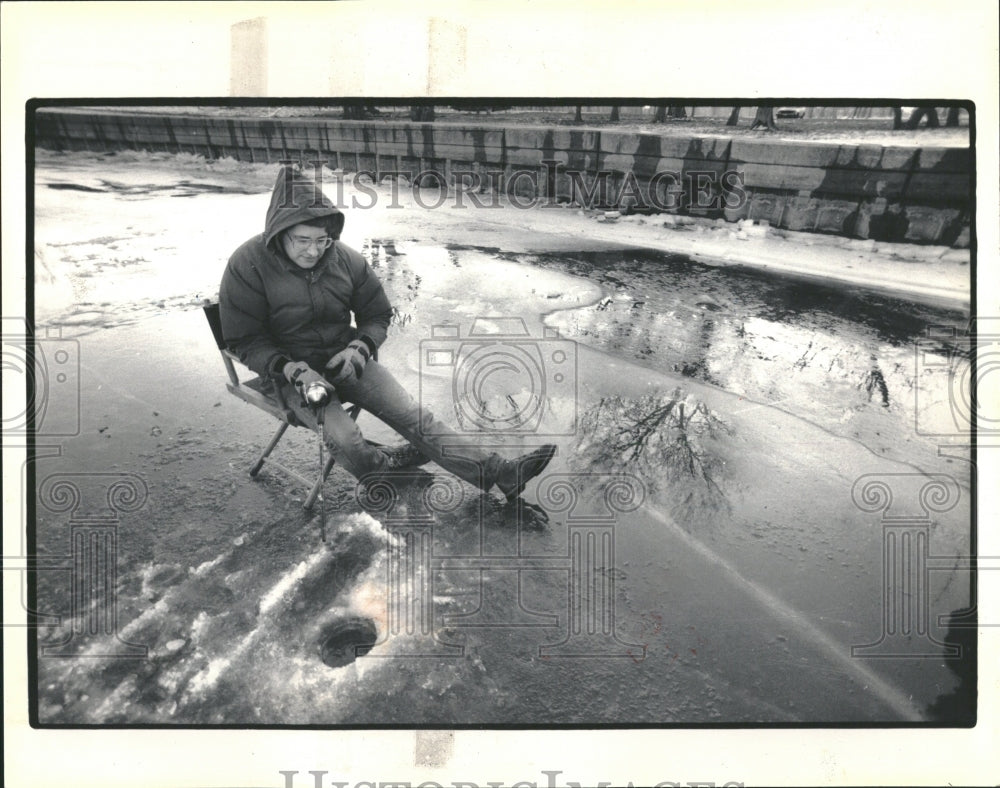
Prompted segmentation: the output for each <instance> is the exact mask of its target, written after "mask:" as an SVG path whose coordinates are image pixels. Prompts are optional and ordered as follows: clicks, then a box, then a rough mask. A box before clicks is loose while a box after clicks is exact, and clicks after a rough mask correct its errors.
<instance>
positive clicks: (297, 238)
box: [288, 235, 333, 252]
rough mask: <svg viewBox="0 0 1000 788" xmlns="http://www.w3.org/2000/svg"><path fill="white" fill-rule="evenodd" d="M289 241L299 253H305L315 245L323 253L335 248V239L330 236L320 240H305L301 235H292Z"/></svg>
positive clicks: (322, 237)
mask: <svg viewBox="0 0 1000 788" xmlns="http://www.w3.org/2000/svg"><path fill="white" fill-rule="evenodd" d="M288 239H289V240H290V241H291V242H292V248H293V249H295V251H297V252H304V251H305V250H306V249H308V248H309V247H311V246H314V245H315V246H316V248H317V249H319V251H321V252H322V251H325V250H327V249H329V248H330V247H331V246H333V239H332V238H331V237H330V236H328V235H324V236H321V237H320V238H305V237H304V236H301V235H290V236H288Z"/></svg>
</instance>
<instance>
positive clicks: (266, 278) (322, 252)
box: [219, 166, 556, 501]
mask: <svg viewBox="0 0 1000 788" xmlns="http://www.w3.org/2000/svg"><path fill="white" fill-rule="evenodd" d="M344 218H345V217H344V214H343V213H341V212H340V210H338V209H337V207H336V206H334V205H333V203H331V202H330V201H329V200H328V199H327V198H326V196H325V195H324V194H323V193H322V191H321V190H320V188H319V187H318V186H317V184H316V183H315V182H314V181H313V180H312V179H310V178H308V177H306V176H305V175H303V174H302V173H301V172H299V171H297V170H295V169H293V168H292V167H287V166H286V167H282V169H281V172H280V173H279V175H278V180H277V183H276V184H275V187H274V191H273V193H272V195H271V204H270V207H269V208H268V210H267V220H266V222H265V225H264V232H263V233H262V234H260V235H256V236H254V237H253V238H251V239H250V240H248V241H247V242H246V243H244V244H243V245H242V246H240V247H239V248H238V249H237V250H236V251H235V252H234V253H233V255H232V257H230V259H229V263H228V265H227V266H226V270H225V273H224V274H223V277H222V285H221V288H220V290H219V310H220V314H221V318H222V330H223V334H224V337H225V341H226V343H227V344H228V345H229V346H230V347H231V348H232V349H233V350H234V351H235V352H236V353H237V354H238V355H239V357H240V360H241V361H242V362H243V363H244V364H246V366H248V367H249V368H250V369H251V370H253V371H254V372H256V373H257V374H258V375H260V376H261V378H263V379H269V378H270V379H271V380H273V381H275V383H276V385H278V386H280V387H281V389H282V393H283V394H284V397H285V401H286V402H287V403H288V405H289V407H291V408H292V410H294V412H295V415H296V417H297V418H298V419H299V421H301V422H302V423H303V424H304V425H306V426H307V427H310V428H312V429H315V430H317V431H318V430H320V429H322V433H323V440H324V442H325V443H326V445H327V446H328V447H329V449H330V451H331V453H332V455H333V456H334V457H335V458H336V460H337V461H338V462H340V464H341V465H343V467H344V468H346V469H347V470H348V471H349V472H350V473H351V474H353V475H354V476H355V477H357V478H361V477H364V476H366V475H368V474H371V473H379V472H385V471H391V470H393V469H395V468H399V467H406V466H413V465H418V464H421V462H426V461H428V460H433V461H434V462H436V463H437V464H438V465H440V466H441V467H443V468H445V469H446V470H448V471H451V472H452V473H454V474H455V475H456V476H458V477H459V478H462V479H464V480H466V481H468V482H470V483H471V484H473V485H475V486H477V487H480V488H481V489H482V490H484V491H487V492H488V491H489V490H490V489H491V488H492V487H493V486H494V485H496V486H497V487H498V488H499V489H500V491H501V492H502V493H503V494H504V495H505V496H506V497H507V499H508V501H513V500H515V499H516V498H517V497H518V496H519V495H520V493H521V491H522V490H523V489H524V486H525V484H526V483H527V481H528V480H530V479H531V478H533V477H535V476H537V475H538V474H539V473H541V472H542V470H544V468H545V466H546V465H547V464H548V462H549V460H551V459H552V457H553V455H554V454H555V451H556V447H555V446H554V445H551V444H548V445H545V446H542V447H540V448H539V449H536V450H535V451H533V452H531V453H529V454H526V455H524V456H522V457H519V458H517V459H514V460H509V459H504V458H502V457H500V456H499V455H498V454H496V453H495V452H487V451H485V450H483V449H482V448H480V447H479V445H478V443H477V441H476V440H475V438H472V437H469V436H461V435H458V434H455V433H454V431H452V430H450V429H448V428H447V427H445V425H443V424H441V423H440V422H438V421H437V420H436V419H435V417H434V416H433V414H431V413H430V412H429V411H428V410H427V409H426V408H422V407H420V406H419V405H418V404H417V403H416V401H415V400H414V399H413V397H411V396H410V394H409V393H408V392H407V391H406V390H405V389H404V388H403V387H402V386H401V385H400V384H399V383H398V382H397V381H396V379H395V378H394V377H393V376H392V374H391V373H390V372H389V371H388V370H387V369H386V368H385V366H383V365H382V364H380V363H379V362H378V361H377V360H376V359H375V358H374V356H375V355H376V351H377V349H378V347H379V346H380V345H381V344H382V343H383V342H384V341H385V338H386V332H387V330H388V328H389V321H390V318H391V316H392V307H391V306H390V304H389V301H388V299H387V298H386V295H385V292H384V290H383V289H382V284H381V282H379V280H378V278H377V277H376V276H375V272H374V271H373V270H372V268H371V266H369V265H368V263H367V262H366V261H365V259H364V257H362V256H361V254H359V253H358V252H357V251H355V250H354V249H351V248H350V247H348V246H346V245H345V244H344V243H342V242H341V241H340V240H339V239H340V233H341V231H342V230H343V227H344ZM352 313H353V315H354V321H355V324H356V326H357V327H356V328H355V327H353V326H352V325H351V315H352ZM316 385H319V386H322V387H323V388H324V389H325V390H326V392H327V394H328V401H327V404H326V405H325V407H323V406H321V407H320V408H318V409H317V408H313V407H311V406H310V405H309V404H308V403H307V402H306V401H305V399H304V393H305V392H306V391H307V390H309V388H310V386H313V387H315V386H316ZM345 401H346V402H351V403H354V404H355V405H359V406H361V407H362V408H363V409H364V410H367V411H368V412H369V413H371V414H372V415H374V416H375V417H377V418H378V419H381V420H382V421H383V422H385V423H386V424H388V425H389V426H390V427H392V428H393V429H394V430H396V432H398V433H399V434H400V435H402V436H403V437H404V438H406V439H407V440H408V441H409V443H410V445H409V446H405V447H403V449H402V450H400V449H391V448H387V447H382V446H377V445H374V444H371V443H369V442H368V441H366V440H365V439H364V437H363V436H362V434H361V430H360V429H359V428H358V425H357V423H356V422H355V421H354V419H352V418H351V416H350V415H349V414H348V412H347V411H345V410H344V407H343V402H345ZM321 424H322V426H320V425H321Z"/></svg>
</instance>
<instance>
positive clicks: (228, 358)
mask: <svg viewBox="0 0 1000 788" xmlns="http://www.w3.org/2000/svg"><path fill="white" fill-rule="evenodd" d="M204 310H205V317H206V318H208V324H209V326H211V328H212V335H213V336H214V337H215V344H216V345H217V346H218V348H219V353H220V354H222V361H223V363H224V364H225V365H226V372H227V373H228V374H229V383H227V384H226V388H227V389H228V390H229V393H230V394H232V395H233V396H236V397H239V398H240V399H241V400H243V401H244V402H249V403H250V404H251V405H253V406H255V407H257V408H260V409H261V410H263V411H266V412H267V413H270V414H271V415H272V416H274V418H276V419H277V420H278V421H279V422H281V423H280V424H278V429H277V430H276V431H275V433H274V436H273V437H272V438H271V440H270V442H269V443H268V444H267V448H265V449H264V451H263V453H262V454H261V455H260V457H259V458H258V459H257V462H256V463H254V466H253V467H252V468H251V469H250V477H251V478H256V476H257V474H258V473H259V472H260V469H261V468H263V467H264V463H265V462H267V463H268V467H273V468H275V469H276V470H278V471H280V472H281V473H283V474H285V475H286V476H288V477H290V478H292V479H294V480H295V481H298V482H301V483H302V484H304V485H305V486H306V488H307V489H308V490H309V494H308V495H307V496H306V500H305V503H303V504H302V506H303V508H305V509H311V508H312V506H313V504H314V503H315V502H316V498H318V497H319V493H320V490H321V489H322V487H323V482H325V481H326V477H327V476H329V475H330V471H331V469H332V468H333V464H334V462H335V460H334V457H333V455H332V454H331V455H330V456H329V457H328V458H327V460H326V462H324V463H323V467H322V469H321V470H320V474H319V477H318V478H317V479H316V480H315V481H310V480H309V479H307V478H306V477H304V476H303V475H302V474H300V473H298V472H297V471H294V470H292V469H291V468H288V467H286V466H284V465H282V464H281V463H280V462H278V461H277V460H276V459H274V458H273V457H271V452H272V451H274V447H275V446H277V445H278V442H279V441H280V440H281V438H282V436H283V435H284V434H285V430H287V429H288V428H289V427H305V426H306V425H304V424H303V423H302V422H301V421H299V420H298V419H297V418H296V416H295V411H293V410H292V409H291V408H289V407H288V403H287V402H286V401H285V398H284V397H283V396H282V393H281V388H280V386H278V385H277V384H276V383H275V382H273V381H271V380H269V379H265V378H261V377H259V376H258V377H255V378H250V379H248V380H243V381H241V380H240V377H239V375H238V374H237V372H236V366H235V365H236V364H239V363H240V360H239V357H238V356H237V355H236V354H235V353H233V352H232V351H231V350H230V349H229V348H228V347H226V341H225V339H223V336H222V318H221V317H220V316H219V305H218V304H217V303H215V304H205V306H204ZM241 366H242V364H241ZM244 369H245V367H244ZM344 410H346V411H347V412H348V413H349V414H350V416H351V418H352V419H355V420H357V418H358V414H359V413H360V412H361V406H360V405H345V406H344Z"/></svg>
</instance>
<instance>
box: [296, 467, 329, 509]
mask: <svg viewBox="0 0 1000 788" xmlns="http://www.w3.org/2000/svg"><path fill="white" fill-rule="evenodd" d="M336 461H337V460H336V458H335V457H334V456H333V454H331V455H330V456H329V457H327V460H326V462H325V463H324V464H323V472H322V473H321V474H320V475H319V478H318V479H317V480H316V483H315V484H314V485H313V486H312V489H311V490H310V491H309V495H308V496H307V497H306V500H305V503H303V504H302V508H303V509H307V510H308V509H312V507H313V504H314V503H316V499H317V498H318V497H319V491H320V490H321V489H323V482H325V481H326V477H327V476H329V475H330V471H331V470H333V465H334V463H335V462H336Z"/></svg>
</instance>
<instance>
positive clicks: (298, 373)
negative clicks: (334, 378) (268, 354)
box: [281, 361, 333, 393]
mask: <svg viewBox="0 0 1000 788" xmlns="http://www.w3.org/2000/svg"><path fill="white" fill-rule="evenodd" d="M281 373H282V374H283V375H284V376H285V380H287V381H288V382H289V383H292V384H294V386H295V388H297V389H298V390H299V392H300V393H302V392H304V391H305V390H306V389H307V388H309V386H310V384H312V383H321V384H322V385H323V387H324V388H325V389H327V390H328V391H331V392H332V391H333V386H331V385H330V384H329V383H327V381H326V379H325V378H324V377H323V376H322V375H320V374H319V373H318V372H317V371H316V370H314V369H313V368H312V367H310V366H309V365H308V364H306V362H304V361H289V362H288V363H287V364H285V366H284V367H283V368H282V370H281Z"/></svg>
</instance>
